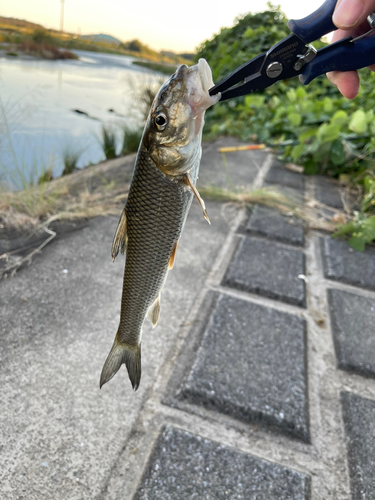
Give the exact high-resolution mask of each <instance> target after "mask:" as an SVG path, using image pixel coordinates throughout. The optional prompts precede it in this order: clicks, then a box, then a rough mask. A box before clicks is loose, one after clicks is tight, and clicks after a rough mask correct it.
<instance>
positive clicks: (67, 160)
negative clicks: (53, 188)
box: [61, 146, 82, 175]
mask: <svg viewBox="0 0 375 500" xmlns="http://www.w3.org/2000/svg"><path fill="white" fill-rule="evenodd" d="M81 154H82V150H78V149H76V150H73V149H72V147H70V146H67V147H65V148H64V149H63V152H62V159H63V162H64V170H63V171H62V174H61V175H69V174H72V173H73V172H75V171H76V170H77V168H78V167H77V163H78V160H79V158H80V156H81Z"/></svg>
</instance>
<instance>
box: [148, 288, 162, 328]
mask: <svg viewBox="0 0 375 500" xmlns="http://www.w3.org/2000/svg"><path fill="white" fill-rule="evenodd" d="M159 315H160V294H159V295H158V296H157V298H156V300H155V301H154V302H153V304H152V305H151V307H150V309H149V310H148V312H147V317H148V319H149V320H150V321H151V323H152V328H155V326H156V325H157V324H158V321H159Z"/></svg>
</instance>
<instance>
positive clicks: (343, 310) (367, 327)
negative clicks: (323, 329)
mask: <svg viewBox="0 0 375 500" xmlns="http://www.w3.org/2000/svg"><path fill="white" fill-rule="evenodd" d="M328 302H329V307H330V316H331V323H332V333H333V338H334V343H335V350H336V356H337V361H338V366H339V368H342V369H343V370H347V371H354V372H356V373H358V374H362V375H366V376H369V377H375V356H374V353H375V301H374V299H369V298H366V297H360V296H359V295H354V294H352V293H348V292H342V291H340V290H328Z"/></svg>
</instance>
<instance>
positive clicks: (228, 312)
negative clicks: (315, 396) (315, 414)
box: [176, 295, 309, 442]
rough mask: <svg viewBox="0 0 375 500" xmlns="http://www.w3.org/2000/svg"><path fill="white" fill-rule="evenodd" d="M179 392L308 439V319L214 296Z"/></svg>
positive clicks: (182, 396) (184, 397) (182, 397)
mask: <svg viewBox="0 0 375 500" xmlns="http://www.w3.org/2000/svg"><path fill="white" fill-rule="evenodd" d="M216 300H217V301H216V304H215V305H214V308H213V309H212V314H211V317H210V320H209V321H208V325H207V327H206V330H205V332H204V336H203V340H202V342H201V345H200V347H199V349H198V353H197V355H196V359H195V362H194V363H193V366H192V368H191V370H190V373H189V374H188V376H187V377H186V378H185V380H184V381H183V382H182V385H181V387H180V388H179V389H178V390H177V394H176V397H177V398H178V399H179V400H180V401H183V400H187V401H189V402H191V403H194V404H198V405H203V406H206V407H208V408H211V409H213V410H216V411H219V412H221V413H225V414H228V415H230V416H232V417H234V418H238V419H240V420H245V421H247V422H252V423H260V424H261V425H265V426H268V427H270V428H273V429H274V430H276V431H280V432H283V433H285V434H288V435H291V436H294V437H296V438H298V439H302V440H304V441H307V442H308V441H309V430H308V399H307V382H306V379H307V368H306V364H307V362H306V333H305V320H304V319H302V318H299V317H297V316H294V315H292V314H287V313H281V312H278V311H275V310H274V309H271V308H268V307H264V306H260V305H256V304H252V303H250V302H247V301H243V300H239V299H237V298H234V297H230V296H227V295H220V296H218V297H217V299H216Z"/></svg>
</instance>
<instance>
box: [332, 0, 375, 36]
mask: <svg viewBox="0 0 375 500" xmlns="http://www.w3.org/2000/svg"><path fill="white" fill-rule="evenodd" d="M374 10H375V0H338V2H337V4H336V8H335V11H334V13H333V16H332V21H333V23H334V25H335V26H337V27H338V28H341V29H344V30H347V29H350V28H355V27H356V26H359V25H360V24H361V23H362V22H363V21H364V20H365V19H366V17H367V16H368V15H369V14H371V13H372V12H374Z"/></svg>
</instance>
